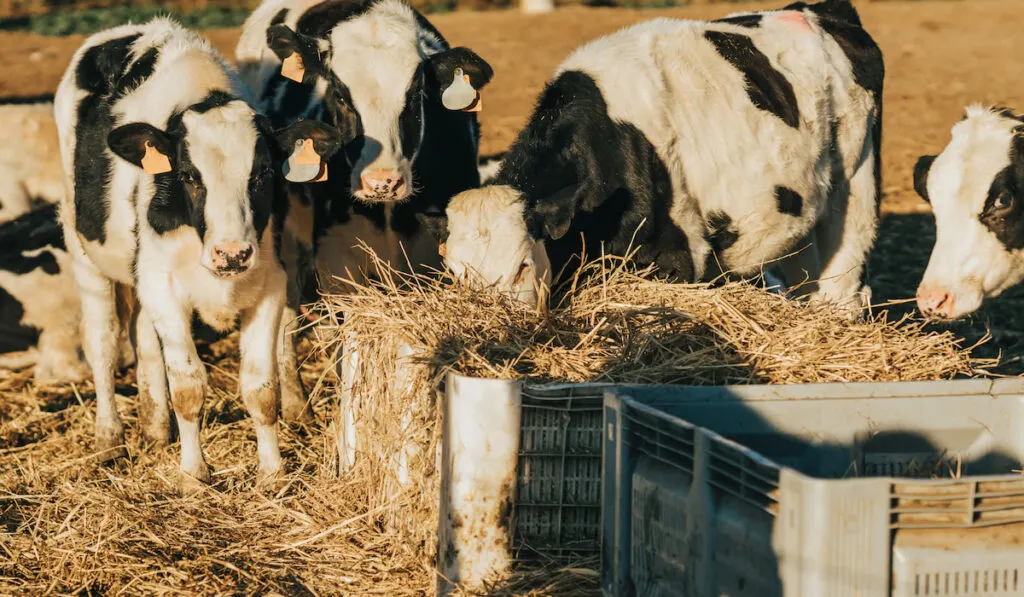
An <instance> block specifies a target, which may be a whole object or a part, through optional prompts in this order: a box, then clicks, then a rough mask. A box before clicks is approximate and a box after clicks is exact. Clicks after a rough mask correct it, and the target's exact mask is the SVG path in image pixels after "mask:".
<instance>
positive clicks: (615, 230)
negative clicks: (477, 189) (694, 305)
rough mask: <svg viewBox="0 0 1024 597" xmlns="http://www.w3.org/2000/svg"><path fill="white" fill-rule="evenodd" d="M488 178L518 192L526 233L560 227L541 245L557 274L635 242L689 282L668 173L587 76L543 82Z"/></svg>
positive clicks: (651, 260)
mask: <svg viewBox="0 0 1024 597" xmlns="http://www.w3.org/2000/svg"><path fill="white" fill-rule="evenodd" d="M494 184H507V185H511V186H512V187H514V188H516V189H517V190H519V192H520V193H522V194H523V196H524V198H525V200H526V203H527V227H528V229H529V230H530V234H531V235H532V236H534V237H535V238H543V237H547V236H548V234H549V232H550V231H551V230H556V231H558V232H559V234H558V236H559V238H558V239H557V240H550V241H549V242H548V243H547V249H548V254H549V257H550V259H551V262H552V269H553V271H554V272H556V273H557V272H559V271H563V274H565V273H569V272H570V271H571V269H573V268H575V267H577V266H578V265H579V255H580V253H581V251H584V250H585V251H586V254H587V255H589V256H591V257H593V256H596V255H599V254H601V251H602V250H603V251H604V252H605V253H607V254H611V255H625V254H627V253H628V252H629V251H630V250H631V249H635V248H638V251H637V252H636V254H635V259H636V260H637V261H638V262H639V263H646V264H655V265H657V266H658V268H659V270H660V271H661V273H663V274H665V275H667V276H669V277H670V278H672V279H675V280H679V281H692V280H693V279H694V266H693V258H692V256H691V254H690V248H689V239H688V238H687V236H686V234H685V233H684V232H683V231H682V230H680V229H679V228H678V227H677V226H676V225H675V224H674V222H673V221H672V218H671V216H670V215H669V211H670V209H671V207H672V197H673V192H672V183H671V178H670V176H669V173H668V169H667V168H666V166H665V164H664V162H663V161H662V159H661V157H660V156H659V155H658V153H657V151H656V150H655V148H654V146H653V145H652V144H651V142H650V141H649V140H648V139H647V138H646V137H645V136H644V134H643V133H642V132H641V131H639V130H638V129H637V128H636V127H635V126H633V125H631V124H629V123H626V122H619V121H615V120H613V119H612V118H611V117H610V116H609V115H608V107H607V104H606V103H605V99H604V97H603V95H602V94H601V91H600V89H599V88H598V87H597V85H596V83H595V82H594V80H593V78H591V77H590V76H589V75H587V74H586V73H583V72H580V71H566V72H564V73H562V74H561V75H559V77H558V78H557V79H555V80H554V81H553V82H551V83H550V84H548V86H547V87H546V88H545V89H544V92H543V93H542V94H541V96H540V99H539V100H538V103H537V106H536V108H535V109H534V111H533V115H532V116H531V117H530V120H529V122H528V123H527V125H526V128H525V129H524V130H523V131H522V133H520V135H519V137H518V138H517V139H516V141H515V142H514V143H513V145H512V147H511V148H510V149H509V151H508V154H507V155H506V156H505V161H504V163H503V165H502V168H501V172H499V173H498V175H497V177H496V178H495V180H494ZM563 229H564V230H563ZM563 231H564V234H562V232H563ZM581 236H582V239H583V242H582V243H581ZM567 266H568V267H567Z"/></svg>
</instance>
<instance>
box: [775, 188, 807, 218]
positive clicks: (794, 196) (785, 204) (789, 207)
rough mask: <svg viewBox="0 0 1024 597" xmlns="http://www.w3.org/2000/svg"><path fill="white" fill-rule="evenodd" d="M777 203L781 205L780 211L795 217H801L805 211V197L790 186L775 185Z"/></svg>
mask: <svg viewBox="0 0 1024 597" xmlns="http://www.w3.org/2000/svg"><path fill="white" fill-rule="evenodd" d="M775 204H776V205H778V207H779V213H784V214H787V215H790V216H793V217H795V218H799V217H800V215H801V214H803V211H804V198H803V197H801V196H800V193H797V192H796V191H794V190H793V189H791V188H789V187H783V186H778V187H775Z"/></svg>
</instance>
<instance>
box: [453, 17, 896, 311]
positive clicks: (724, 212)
mask: <svg viewBox="0 0 1024 597" xmlns="http://www.w3.org/2000/svg"><path fill="white" fill-rule="evenodd" d="M883 76H884V65H883V62H882V55H881V52H880V50H879V49H878V47H877V46H876V45H875V44H874V42H873V41H872V40H871V38H870V36H869V35H868V34H867V33H866V32H865V31H864V30H863V29H862V28H861V27H860V26H859V19H858V18H857V15H856V12H855V11H854V9H853V7H852V6H851V5H850V4H849V3H848V2H846V1H845V0H829V1H827V2H824V3H821V4H816V5H812V6H807V5H795V6H794V7H793V9H790V10H782V11H774V12H764V13H754V14H744V15H735V16H733V17H730V18H727V19H724V20H722V21H718V22H696V21H681V20H670V19H657V20H654V21H651V22H648V23H644V24H640V25H637V26H634V27H630V28H628V29H624V30H622V31H619V32H617V33H614V34H612V35H609V36H607V37H604V38H601V39H598V40H596V41H594V42H591V43H588V44H586V45H584V46H582V47H581V48H579V49H578V50H576V51H575V52H574V53H573V54H572V55H571V56H570V57H569V58H568V59H566V60H565V62H563V63H562V65H561V66H560V67H559V68H558V69H557V71H556V74H555V78H554V80H553V81H552V82H550V83H549V84H548V85H547V87H546V88H545V90H544V91H543V93H542V94H541V96H540V99H539V100H538V102H537V106H536V108H535V110H534V112H533V115H532V117H531V118H530V120H529V122H528V124H527V125H526V128H525V130H523V131H522V133H521V134H520V135H519V137H518V139H517V140H516V141H515V143H514V144H513V145H512V147H511V149H510V150H509V152H508V154H507V155H506V156H505V159H504V161H503V163H502V165H501V169H500V171H499V172H498V174H497V176H496V177H495V179H494V180H493V182H492V185H491V186H488V187H484V188H482V189H479V190H471V191H467V192H464V193H462V194H461V195H459V196H457V197H455V198H454V199H453V200H452V202H451V204H450V205H449V206H448V210H447V213H448V229H449V236H448V239H447V242H446V244H445V245H443V246H442V247H443V250H444V251H445V252H446V257H445V260H446V262H447V264H448V266H449V267H450V268H451V269H452V270H453V272H454V273H455V274H456V275H465V274H466V272H467V271H468V270H476V271H477V272H478V273H480V274H481V275H482V278H483V280H484V281H485V282H487V283H488V284H496V285H498V287H499V288H503V289H505V290H508V291H511V292H513V293H515V294H517V295H518V296H520V297H527V298H529V297H533V296H535V295H536V293H535V291H534V290H533V288H534V287H535V286H537V284H538V282H541V281H543V279H544V276H545V275H546V274H545V272H547V271H548V270H549V269H550V271H554V272H556V273H557V272H559V271H562V269H563V267H565V266H566V265H567V264H570V262H571V261H572V260H573V259H574V256H576V255H579V254H580V252H581V250H583V249H584V248H586V254H587V255H589V256H596V255H599V254H601V253H602V251H603V252H604V253H607V254H613V255H626V254H627V252H628V251H629V249H630V247H634V248H638V252H637V253H636V257H635V258H636V259H637V261H638V262H640V263H644V264H656V265H657V266H658V268H659V269H660V271H661V272H662V273H663V274H666V275H668V276H670V277H671V278H672V279H674V280H676V281H684V282H687V281H695V280H708V279H713V278H715V277H717V276H718V275H719V274H720V273H721V272H723V271H731V272H733V273H736V274H739V275H748V274H751V273H754V272H757V271H759V270H760V269H761V268H763V267H766V266H767V264H769V262H772V261H774V260H777V259H779V258H781V257H783V256H785V255H787V254H789V253H790V252H792V251H796V250H800V249H802V248H804V247H805V246H807V247H808V248H806V249H804V250H803V251H801V252H800V253H799V254H798V255H796V256H794V257H792V258H790V259H787V260H785V261H784V262H783V263H782V269H783V271H784V272H785V276H786V278H787V282H788V283H789V284H790V285H793V284H794V282H796V283H799V282H803V281H804V280H805V279H806V278H809V279H810V280H814V281H816V283H813V284H808V285H807V287H808V288H807V289H806V290H812V291H813V295H812V296H814V297H816V298H820V299H827V300H831V301H835V302H836V303H839V304H842V305H844V306H849V307H852V308H854V309H855V310H859V309H861V308H862V304H863V301H864V300H865V295H867V294H868V293H869V289H868V288H867V287H866V286H864V285H863V283H862V275H863V273H864V268H865V262H866V259H867V254H868V251H869V250H870V248H871V246H872V243H873V241H874V236H875V230H876V227H877V220H878V218H877V209H878V201H879V187H880V184H879V168H878V164H879V162H878V152H879V147H880V145H879V144H880V136H881V97H882V81H883ZM581 236H582V237H583V238H584V239H585V242H586V247H584V246H583V245H582V243H581ZM542 254H543V255H544V256H545V257H546V258H547V259H549V260H550V268H549V267H547V265H546V264H545V263H544V260H542V259H541V255H542ZM806 290H805V291H806Z"/></svg>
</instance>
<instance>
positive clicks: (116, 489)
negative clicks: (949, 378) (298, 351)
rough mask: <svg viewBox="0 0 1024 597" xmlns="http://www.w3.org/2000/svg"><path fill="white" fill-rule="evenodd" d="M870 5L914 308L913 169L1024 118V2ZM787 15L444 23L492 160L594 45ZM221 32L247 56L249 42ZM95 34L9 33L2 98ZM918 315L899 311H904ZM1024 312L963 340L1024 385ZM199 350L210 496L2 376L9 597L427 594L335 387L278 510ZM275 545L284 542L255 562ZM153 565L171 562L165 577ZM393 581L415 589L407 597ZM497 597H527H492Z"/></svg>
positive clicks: (85, 394) (970, 329)
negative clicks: (989, 122) (681, 22)
mask: <svg viewBox="0 0 1024 597" xmlns="http://www.w3.org/2000/svg"><path fill="white" fill-rule="evenodd" d="M855 1H856V4H857V6H858V9H859V10H860V11H861V14H862V16H863V19H864V21H865V24H866V27H867V28H868V30H869V31H870V32H871V33H872V34H873V36H874V37H875V39H876V40H877V41H878V42H879V44H880V45H881V46H882V49H883V51H884V53H885V58H886V66H887V77H886V90H885V122H884V142H883V154H884V155H883V163H884V169H883V177H884V180H883V189H884V192H885V199H884V203H883V213H884V214H885V219H884V221H883V223H882V227H881V230H880V235H879V241H878V244H877V247H876V250H875V252H874V253H873V255H872V261H871V283H872V286H873V288H874V291H875V299H876V302H880V303H881V302H886V301H899V300H901V299H905V298H907V297H911V296H913V293H914V289H915V287H916V285H917V282H918V281H919V280H920V277H921V274H922V273H923V270H924V266H925V264H926V262H927V259H928V254H929V252H930V249H931V245H932V243H933V242H934V225H933V222H932V219H931V216H930V214H929V211H928V208H927V205H926V204H925V203H923V202H922V201H920V200H919V199H918V198H917V197H916V195H915V194H914V192H913V188H912V180H911V172H912V169H913V165H914V162H915V160H916V159H917V157H918V156H919V155H921V154H923V153H935V152H938V151H939V150H940V149H941V148H942V145H943V144H944V143H945V142H946V140H947V139H948V137H949V132H948V131H949V129H950V127H951V126H952V125H953V123H955V122H956V121H957V120H958V119H959V118H960V116H961V114H962V110H963V107H964V106H965V105H967V104H970V103H973V102H981V103H988V104H1005V105H1008V106H1013V107H1015V108H1017V109H1018V110H1020V111H1024V60H1021V59H1020V57H1021V56H1024V36H1022V35H1020V23H1021V20H1020V3H1019V2H1015V1H1013V0H1004V1H1000V0H964V1H941V2H934V1H916V2H884V3H882V2H876V3H872V2H866V1H864V0H855ZM783 3H784V2H783V0H780V1H779V2H778V3H774V4H764V3H750V4H746V3H745V4H742V5H736V4H712V5H705V6H700V7H691V8H679V9H671V10H643V11H638V10H626V9H607V8H580V7H573V8H566V9H560V10H559V11H557V12H555V13H554V14H550V15H539V16H528V15H521V14H518V13H514V12H490V13H453V14H444V15H435V16H432V17H431V20H432V21H433V22H434V23H435V24H436V26H437V27H438V28H439V29H440V30H441V32H442V33H443V34H444V35H445V36H446V37H447V38H448V39H449V41H450V42H452V43H453V45H466V46H469V47H472V48H474V49H475V50H476V51H478V52H479V53H480V54H481V55H482V56H483V57H484V58H486V59H487V60H488V61H489V62H490V63H491V64H492V66H494V68H495V72H496V75H495V79H494V82H493V83H492V85H491V86H490V87H489V88H488V89H487V90H486V92H485V96H484V99H485V106H484V107H485V111H484V112H483V113H482V115H481V119H482V122H483V127H484V137H483V147H482V152H483V153H485V154H486V153H493V152H497V151H500V150H502V149H504V148H505V147H506V146H507V145H508V144H509V143H510V142H511V140H512V139H513V138H514V136H515V134H516V132H517V131H518V129H519V128H520V127H521V126H522V124H523V123H524V122H525V120H526V118H527V117H528V114H529V111H530V109H531V107H532V105H533V102H534V99H535V97H536V96H537V94H538V92H539V91H540V89H541V87H542V85H543V84H544V82H545V81H546V80H547V78H548V77H549V75H550V73H551V72H552V70H553V69H554V67H555V66H556V65H557V64H558V62H560V61H561V60H562V59H563V58H564V57H565V56H566V55H567V53H568V52H569V51H571V50H572V49H573V48H574V47H576V46H578V45H579V44H580V43H581V42H583V41H585V40H588V39H591V38H593V37H595V36H598V35H601V34H604V33H608V32H610V31H613V30H615V29H618V28H620V27H622V26H625V25H628V24H631V23H634V22H637V21H641V20H645V19H650V18H654V17H656V16H674V17H684V18H715V17H719V16H723V15H725V14H727V13H729V12H733V11H735V10H739V9H743V10H754V9H758V8H766V7H772V6H778V5H781V4H783ZM206 35H208V36H209V37H210V38H211V39H212V41H213V42H214V43H215V45H217V46H218V47H219V48H220V49H221V50H223V51H224V52H225V53H226V54H227V55H228V56H231V55H232V54H233V47H234V43H235V42H236V40H237V37H238V31H237V30H233V29H232V30H216V31H207V32H206ZM82 39H83V37H81V36H75V37H67V38H54V37H42V36H38V35H32V34H24V33H3V34H0V96H10V95H34V94H41V93H51V92H53V90H54V89H55V87H56V85H57V83H58V81H59V79H60V77H61V75H62V73H63V69H64V68H65V66H66V64H67V62H68V60H69V58H70V57H71V55H72V53H73V52H74V51H75V49H76V48H77V47H78V46H79V44H80V43H81V42H82ZM0 134H2V131H0ZM910 308H911V307H910V306H908V305H907V304H900V305H896V306H893V307H890V309H891V310H892V312H893V313H894V315H899V314H902V313H904V312H907V311H909V310H910ZM1021 312H1024V290H1017V291H1012V292H1010V293H1007V295H1005V296H1003V297H1000V298H999V299H996V300H993V301H990V302H989V303H988V304H987V305H986V307H985V308H984V309H982V310H981V311H980V312H979V313H978V314H976V315H975V316H974V317H972V318H971V319H969V320H967V321H965V322H961V323H957V324H952V325H951V326H948V327H949V328H950V329H953V330H954V331H956V332H957V333H958V334H960V335H961V336H963V337H964V339H965V341H966V342H970V343H974V342H976V341H978V340H980V339H982V338H984V337H986V335H988V334H991V336H992V340H991V341H989V342H988V343H986V344H985V345H984V346H982V347H981V348H980V349H979V350H978V351H977V353H976V354H978V356H982V357H991V356H1001V357H1003V361H1004V362H1003V364H1002V365H1001V366H1000V367H998V368H996V369H994V371H995V372H997V373H1000V374H1018V373H1021V372H1024V362H1022V360H1021V358H1020V355H1024V326H1021V325H1020V322H1022V321H1024V318H1022V317H1021V315H1020V313H1021ZM944 327H946V326H944ZM233 349H234V347H232V346H230V345H228V347H227V348H226V349H225V350H232V351H233ZM202 356H203V357H204V360H205V361H207V362H208V363H214V364H216V366H217V367H220V368H221V369H219V371H220V373H218V374H216V375H215V376H214V380H215V384H214V385H215V389H214V392H213V395H212V396H211V397H210V398H209V399H208V404H209V408H208V411H207V426H206V428H205V429H206V430H205V431H204V442H205V443H204V445H205V446H206V447H207V450H208V454H209V455H210V459H211V464H213V466H214V467H215V469H217V471H218V472H217V473H216V482H215V486H214V489H213V490H212V491H211V492H209V494H208V495H204V496H201V497H200V498H193V499H181V498H177V497H173V493H174V492H173V483H171V482H170V481H169V480H168V479H169V478H170V477H171V476H172V474H173V469H174V468H175V465H176V460H177V446H171V447H169V448H165V449H160V450H147V449H144V447H143V446H142V445H141V444H140V443H139V439H138V438H137V437H136V436H135V433H134V427H135V421H134V420H133V418H132V414H131V412H132V411H133V410H134V408H133V404H132V402H133V400H132V399H130V398H125V399H123V400H122V404H121V411H122V412H123V413H125V414H126V425H127V427H128V429H129V435H130V438H129V443H130V446H129V451H130V453H131V455H132V457H131V460H130V461H129V462H127V463H122V464H121V465H119V466H118V467H115V468H113V469H108V468H105V467H100V466H98V465H97V464H96V462H95V461H94V459H93V458H92V456H91V451H90V449H89V446H90V443H91V438H90V435H91V430H92V421H93V419H92V396H91V394H90V391H91V390H90V387H89V384H84V385H82V386H79V387H77V388H75V389H74V391H73V392H68V391H67V390H66V389H60V390H54V389H46V388H37V387H35V386H34V385H33V384H32V382H31V380H29V379H28V378H27V377H25V376H8V377H6V378H5V377H2V376H0V595H5V594H16V593H17V594H43V593H54V592H57V593H76V594H81V595H94V594H105V593H108V592H116V590H123V591H124V592H125V593H127V594H157V593H185V594H187V593H194V592H202V593H210V594H213V593H220V594H250V593H252V592H253V591H256V590H258V591H260V592H262V593H264V594H273V593H267V592H268V591H270V592H278V593H283V594H303V595H316V594H372V593H376V594H409V595H423V594H426V593H427V592H428V591H429V590H430V589H431V587H432V579H431V576H430V574H429V572H428V568H429V562H422V561H418V560H416V558H414V557H412V556H410V555H409V554H408V553H404V552H401V550H395V549H393V548H391V547H388V546H389V545H390V544H389V543H388V539H387V537H386V533H385V532H384V530H383V529H380V528H378V527H376V526H375V525H374V524H373V521H372V519H366V518H365V517H363V516H362V515H361V514H358V510H357V509H356V508H354V506H353V503H351V502H352V501H353V500H354V499H355V498H354V497H353V496H354V495H357V493H358V488H353V487H349V486H346V485H345V484H344V483H339V482H338V481H335V480H333V479H332V473H330V472H329V471H332V470H333V469H334V464H335V463H333V462H332V460H331V459H332V458H333V457H332V456H330V455H329V454H330V453H331V444H332V442H333V439H331V438H332V436H331V434H330V433H331V432H330V431H329V429H328V425H329V420H330V417H331V413H332V409H333V408H334V407H333V405H332V402H331V400H330V398H329V393H327V394H323V395H322V396H321V398H319V399H318V400H317V402H316V403H315V404H314V406H315V408H316V411H317V418H318V423H319V425H318V427H319V429H318V430H316V431H313V432H308V433H304V432H300V433H293V432H290V431H289V432H287V433H285V435H284V439H283V451H284V452H285V459H286V460H288V461H289V462H290V463H291V466H293V467H294V468H293V471H292V473H291V474H290V476H289V483H288V485H287V486H286V487H285V488H284V489H282V490H281V491H280V492H278V493H277V494H275V495H271V496H269V497H268V496H267V495H266V494H265V493H264V492H260V491H257V490H256V489H255V488H254V487H253V477H254V473H255V471H254V466H253V463H254V462H255V455H254V447H255V444H254V437H253V433H252V431H251V426H250V425H249V422H248V419H247V417H246V416H245V414H244V411H243V409H242V407H241V404H240V401H239V400H237V397H236V396H234V388H233V386H234V384H235V382H236V378H235V377H234V372H233V370H232V369H231V368H232V367H237V359H235V358H234V357H233V356H225V354H221V353H215V352H207V353H204V354H203V355H202ZM305 374H306V375H307V382H308V383H309V384H311V385H315V384H316V383H317V382H318V381H319V378H318V377H317V376H316V374H315V372H312V371H307V372H305ZM120 381H121V384H122V385H121V387H120V389H119V391H121V392H122V393H124V394H126V395H128V396H130V395H131V394H132V391H133V389H132V387H131V383H132V378H131V376H130V375H129V376H127V377H124V378H123V379H121V380H120ZM211 521H214V522H211ZM266 545H273V546H275V547H274V549H273V550H269V551H267V550H261V549H262V548H260V549H258V547H259V546H266ZM101 548H102V549H101ZM154 554H159V558H161V561H162V562H163V563H162V564H161V565H160V566H154V565H153V563H152V562H153V559H152V558H153V557H154ZM101 556H102V557H101ZM256 576H259V577H260V579H261V580H260V581H258V582H257V581H256V580H255V577H256ZM396 579H398V580H396ZM403 579H404V580H403ZM396 582H397V583H398V585H400V586H402V587H403V588H402V589H401V590H395V589H393V587H395V586H397V585H396V584H395V583H396ZM569 582H570V584H572V585H574V586H576V587H577V588H579V589H581V592H580V594H596V589H595V587H596V581H595V579H594V578H593V575H592V574H590V573H586V572H585V571H584V574H583V576H581V577H579V578H575V577H573V578H571V579H570V581H569ZM403 583H404V584H403ZM541 584H543V583H541ZM385 585H386V586H387V587H391V589H384V588H382V587H384V586H385ZM338 587H347V588H343V589H339V588H338ZM547 592H549V591H544V590H539V592H537V593H535V594H543V593H547ZM499 593H500V594H525V591H523V590H518V589H517V590H508V591H506V592H499V591H495V592H494V593H493V594H499Z"/></svg>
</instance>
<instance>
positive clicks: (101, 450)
mask: <svg viewBox="0 0 1024 597" xmlns="http://www.w3.org/2000/svg"><path fill="white" fill-rule="evenodd" d="M126 456H128V450H127V449H126V448H125V445H124V431H123V430H113V431H100V430H97V431H96V459H97V460H98V461H99V462H104V463H106V462H113V461H114V460H117V459H119V458H124V457H126Z"/></svg>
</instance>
